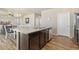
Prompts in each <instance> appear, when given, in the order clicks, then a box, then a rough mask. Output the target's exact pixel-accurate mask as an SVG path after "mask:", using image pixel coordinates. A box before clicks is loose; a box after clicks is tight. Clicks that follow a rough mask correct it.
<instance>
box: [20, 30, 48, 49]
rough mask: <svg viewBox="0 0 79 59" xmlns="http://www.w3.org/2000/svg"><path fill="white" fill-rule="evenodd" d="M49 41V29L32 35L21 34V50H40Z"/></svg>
mask: <svg viewBox="0 0 79 59" xmlns="http://www.w3.org/2000/svg"><path fill="white" fill-rule="evenodd" d="M48 41H49V29H44V30H41V31H38V32H33V33H30V34H20V33H19V49H20V50H39V49H41V48H42V47H44V45H45V44H46V43H47V42H48Z"/></svg>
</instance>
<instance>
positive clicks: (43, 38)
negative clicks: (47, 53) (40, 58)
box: [40, 30, 46, 49]
mask: <svg viewBox="0 0 79 59" xmlns="http://www.w3.org/2000/svg"><path fill="white" fill-rule="evenodd" d="M45 34H46V33H45V31H44V30H43V31H40V49H41V48H42V47H44V45H45V44H46V43H45Z"/></svg>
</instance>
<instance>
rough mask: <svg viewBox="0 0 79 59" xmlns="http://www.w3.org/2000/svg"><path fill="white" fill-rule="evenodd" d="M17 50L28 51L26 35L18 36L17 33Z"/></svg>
mask: <svg viewBox="0 0 79 59" xmlns="http://www.w3.org/2000/svg"><path fill="white" fill-rule="evenodd" d="M19 35H20V36H19V37H20V38H19V49H20V50H28V49H29V45H28V44H29V41H28V35H26V34H20V33H19Z"/></svg>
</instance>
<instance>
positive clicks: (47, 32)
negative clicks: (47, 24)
mask: <svg viewBox="0 0 79 59" xmlns="http://www.w3.org/2000/svg"><path fill="white" fill-rule="evenodd" d="M45 33H46V34H45V39H46V43H47V42H48V41H49V29H47V30H45Z"/></svg>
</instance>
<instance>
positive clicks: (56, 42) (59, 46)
mask: <svg viewBox="0 0 79 59" xmlns="http://www.w3.org/2000/svg"><path fill="white" fill-rule="evenodd" d="M78 49H79V47H78V46H77V45H76V44H75V43H73V42H72V39H70V38H68V37H63V36H54V38H53V39H52V40H51V41H50V42H49V43H47V44H46V46H44V47H43V48H42V50H78Z"/></svg>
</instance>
